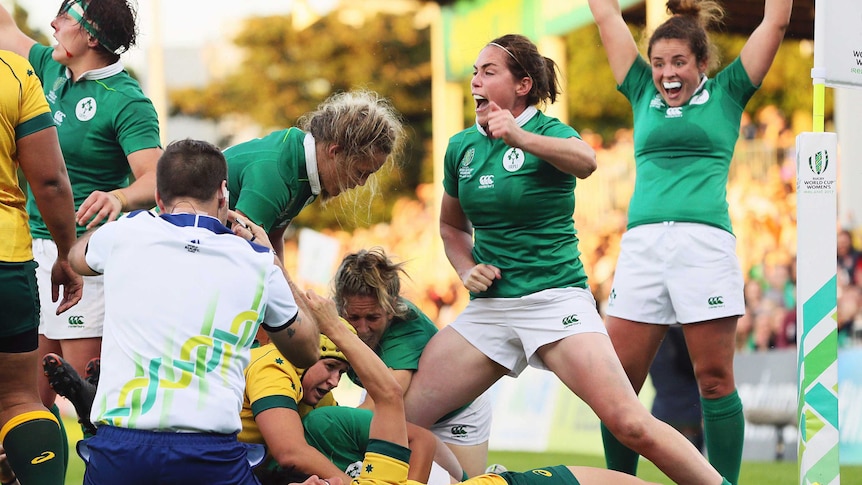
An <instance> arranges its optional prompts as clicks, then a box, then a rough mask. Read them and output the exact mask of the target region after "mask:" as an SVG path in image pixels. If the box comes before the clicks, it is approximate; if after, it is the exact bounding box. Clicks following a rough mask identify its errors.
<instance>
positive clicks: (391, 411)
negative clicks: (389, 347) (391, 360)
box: [300, 290, 407, 448]
mask: <svg viewBox="0 0 862 485" xmlns="http://www.w3.org/2000/svg"><path fill="white" fill-rule="evenodd" d="M300 299H301V300H303V302H304V304H305V305H306V306H307V307H308V309H309V311H310V312H311V313H312V314H313V315H314V319H315V320H316V321H317V324H318V326H319V328H320V331H321V332H322V333H323V334H325V335H326V336H327V337H329V338H330V339H331V340H332V341H333V342H335V345H337V346H338V348H339V349H341V351H342V352H343V353H344V356H345V357H347V360H348V362H350V365H351V367H352V368H353V370H354V371H355V372H356V375H358V376H359V379H360V380H361V381H362V384H363V386H365V390H366V391H368V395H369V396H371V398H372V399H374V403H375V410H374V418H373V419H372V420H371V431H370V434H369V437H370V438H371V439H378V440H385V441H389V442H391V443H395V444H398V445H401V446H403V447H405V448H406V447H407V421H406V418H405V416H404V398H403V393H402V390H401V386H400V385H399V384H398V381H396V380H395V377H394V376H393V375H392V372H391V371H390V370H389V368H387V367H386V365H385V364H384V363H383V361H381V360H380V357H378V356H377V354H375V353H374V351H373V350H371V348H370V347H368V346H367V345H365V343H364V342H362V340H360V339H359V337H357V336H356V334H354V333H353V332H351V331H350V330H348V328H347V326H345V325H344V324H343V323H342V322H341V317H339V316H338V311H337V310H336V308H335V302H334V301H332V300H331V299H329V298H325V297H322V296H320V295H318V294H317V293H315V292H314V290H308V291H306V292H304V293H301V297H300Z"/></svg>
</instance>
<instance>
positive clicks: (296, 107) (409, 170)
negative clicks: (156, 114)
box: [170, 13, 432, 229]
mask: <svg viewBox="0 0 862 485" xmlns="http://www.w3.org/2000/svg"><path fill="white" fill-rule="evenodd" d="M429 35H430V32H429V29H428V28H422V29H417V28H416V26H415V25H414V24H413V19H412V18H410V17H396V16H390V15H377V16H374V17H369V18H367V19H366V20H365V22H364V23H363V24H362V25H358V26H351V25H345V24H343V23H341V22H340V21H339V20H338V18H337V14H335V13H333V14H330V15H328V16H326V17H324V18H322V19H320V20H319V21H318V22H316V23H314V24H313V25H311V26H309V27H308V28H306V29H303V30H296V29H294V28H293V27H292V24H291V18H290V17H289V16H271V17H257V18H252V19H249V20H247V21H245V23H244V24H243V26H242V30H241V31H240V33H239V34H238V35H237V37H236V38H235V43H236V45H237V46H238V47H239V48H241V49H242V52H243V54H244V60H243V61H242V62H241V64H240V65H239V66H238V68H237V69H236V71H235V72H234V73H233V74H230V75H228V76H227V77H226V78H224V79H221V80H219V81H217V82H214V83H212V84H210V85H208V86H206V87H204V88H203V89H184V90H178V91H174V92H172V93H170V98H171V104H172V106H173V109H174V111H175V112H179V113H183V114H185V115H191V116H198V117H204V118H212V119H218V118H221V117H223V116H225V115H228V114H232V113H240V114H244V115H247V116H248V117H250V118H251V119H252V120H254V121H255V122H256V123H258V124H260V125H261V126H265V127H270V128H269V129H270V130H275V129H281V128H284V127H287V126H292V125H294V124H295V123H296V120H297V118H299V117H300V116H301V115H303V114H305V113H306V112H308V111H312V110H313V109H314V108H315V107H316V106H317V105H318V104H319V103H320V102H321V101H323V100H324V99H325V98H326V97H327V96H328V95H330V94H332V93H334V92H339V91H347V90H351V89H370V90H373V91H377V92H378V93H380V94H381V95H383V96H385V97H387V98H389V99H390V100H391V101H392V103H393V104H394V106H395V107H396V108H397V109H398V111H399V112H400V113H401V114H402V116H403V119H404V123H405V126H407V128H408V130H407V131H408V135H409V138H410V139H409V140H408V144H407V147H406V151H405V153H404V156H403V157H402V159H401V160H399V161H398V163H397V164H396V167H394V168H392V169H390V170H385V169H384V170H383V171H381V172H380V173H378V174H377V175H376V176H375V177H374V178H375V179H377V180H376V182H377V190H376V192H378V193H383V194H386V197H380V196H377V197H370V196H369V193H368V192H370V191H368V190H364V189H360V190H357V191H354V192H358V193H356V194H351V195H353V197H342V198H339V199H336V201H334V202H332V203H331V204H329V205H327V206H326V207H322V206H321V205H320V204H314V205H312V206H311V207H308V208H306V209H305V210H304V211H303V212H302V214H301V216H300V217H298V218H297V219H296V224H298V225H307V226H313V227H315V228H322V227H338V226H340V227H342V228H344V229H350V228H352V227H353V226H354V225H366V224H369V223H373V222H379V221H382V220H386V219H388V216H389V209H390V207H391V204H392V203H393V202H394V201H395V199H396V198H397V197H399V196H402V195H407V196H412V195H415V188H416V186H417V185H418V184H419V183H420V182H423V181H426V182H427V181H430V180H431V174H432V170H431V166H430V164H428V163H424V162H425V158H426V157H427V156H429V153H430V146H429V143H430V139H431V65H430V57H431V54H430V43H429V42H430V41H429ZM423 166H424V167H427V168H425V169H424V170H423ZM367 204H370V209H369V210H368V211H366V210H365V208H366V207H367Z"/></svg>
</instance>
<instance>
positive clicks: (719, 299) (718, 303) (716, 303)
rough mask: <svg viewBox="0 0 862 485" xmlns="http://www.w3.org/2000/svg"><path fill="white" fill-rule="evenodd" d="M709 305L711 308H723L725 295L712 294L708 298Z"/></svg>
mask: <svg viewBox="0 0 862 485" xmlns="http://www.w3.org/2000/svg"><path fill="white" fill-rule="evenodd" d="M706 303H707V305H709V307H710V308H721V307H723V306H724V297H723V296H711V297H709V298H707V299H706Z"/></svg>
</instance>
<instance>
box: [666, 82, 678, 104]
mask: <svg viewBox="0 0 862 485" xmlns="http://www.w3.org/2000/svg"><path fill="white" fill-rule="evenodd" d="M662 87H663V88H664V92H665V96H666V97H667V99H669V100H671V99H676V98H678V97H679V93H680V92H681V91H682V83H681V82H679V81H665V82H663V83H662Z"/></svg>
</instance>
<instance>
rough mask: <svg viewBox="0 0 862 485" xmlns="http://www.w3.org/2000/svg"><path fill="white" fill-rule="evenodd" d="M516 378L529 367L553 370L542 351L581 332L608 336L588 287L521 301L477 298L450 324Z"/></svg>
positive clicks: (543, 293)
mask: <svg viewBox="0 0 862 485" xmlns="http://www.w3.org/2000/svg"><path fill="white" fill-rule="evenodd" d="M449 326H450V327H452V328H453V329H454V330H455V331H457V332H458V333H459V334H461V336H463V337H464V338H465V339H467V341H468V342H470V344H471V345H473V346H474V347H476V348H477V349H479V351H481V352H482V353H483V354H485V355H486V356H487V357H488V358H489V359H491V360H493V361H494V362H497V363H498V364H500V365H502V366H503V367H505V368H507V369H509V375H510V376H512V377H517V376H518V375H519V374H520V373H521V372H522V371H523V370H524V369H525V368H526V367H527V365H530V366H533V367H536V368H538V369H543V370H548V368H547V367H546V366H545V364H544V362H542V359H540V358H539V356H538V355H536V350H538V349H539V347H541V346H543V345H546V344H550V343H553V342H557V341H559V340H562V339H564V338H566V337H570V336H572V335H578V334H581V333H591V332H596V333H602V334H605V335H607V333H608V332H607V330H606V329H605V325H604V322H602V318H601V317H600V316H599V312H598V310H596V300H595V299H594V298H593V295H592V294H591V293H590V291H589V290H587V289H584V288H551V289H548V290H542V291H537V292H536V293H532V294H530V295H526V296H522V297H520V298H476V299H474V300H472V301H470V303H469V304H467V308H465V309H464V311H463V312H461V314H460V315H459V316H458V318H456V319H455V321H454V322H452V323H451V324H450V325H449Z"/></svg>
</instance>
